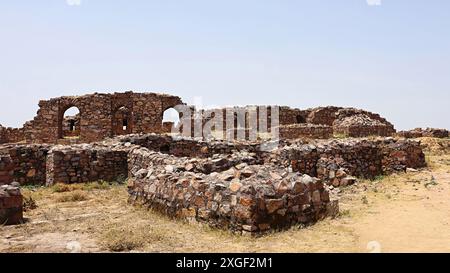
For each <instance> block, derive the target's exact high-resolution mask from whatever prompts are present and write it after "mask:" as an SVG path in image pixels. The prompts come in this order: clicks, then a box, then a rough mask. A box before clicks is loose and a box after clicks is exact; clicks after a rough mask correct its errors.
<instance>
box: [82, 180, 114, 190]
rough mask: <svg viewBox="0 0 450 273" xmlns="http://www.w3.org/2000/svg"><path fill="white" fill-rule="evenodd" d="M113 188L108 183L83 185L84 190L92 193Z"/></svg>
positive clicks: (100, 182)
mask: <svg viewBox="0 0 450 273" xmlns="http://www.w3.org/2000/svg"><path fill="white" fill-rule="evenodd" d="M110 187H111V185H110V184H109V183H108V182H106V181H98V182H93V183H87V184H84V185H83V190H86V191H92V190H107V189H109V188H110Z"/></svg>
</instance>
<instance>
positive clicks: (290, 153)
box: [280, 138, 426, 178]
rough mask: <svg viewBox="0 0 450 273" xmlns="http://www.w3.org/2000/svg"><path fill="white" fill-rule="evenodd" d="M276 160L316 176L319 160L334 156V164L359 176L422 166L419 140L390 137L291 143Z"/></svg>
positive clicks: (367, 176)
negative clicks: (300, 143) (278, 159)
mask: <svg viewBox="0 0 450 273" xmlns="http://www.w3.org/2000/svg"><path fill="white" fill-rule="evenodd" d="M280 160H281V162H280V164H282V165H284V166H290V167H291V168H292V170H293V171H298V172H300V173H305V174H309V175H311V176H318V169H320V168H321V165H320V164H318V163H319V161H320V160H325V161H329V160H335V161H336V162H337V163H336V164H335V165H337V166H338V167H339V168H341V167H342V168H345V169H346V170H347V174H348V175H352V176H357V177H361V178H374V177H376V176H378V175H382V174H386V173H390V172H393V171H404V170H406V168H421V167H424V166H426V162H425V155H424V153H423V151H422V148H421V147H420V142H417V141H408V140H395V139H393V138H387V139H379V140H366V139H364V140H343V141H337V140H333V141H328V142H321V143H316V144H304V145H292V146H289V147H285V148H282V149H281V151H280ZM335 170H337V169H335Z"/></svg>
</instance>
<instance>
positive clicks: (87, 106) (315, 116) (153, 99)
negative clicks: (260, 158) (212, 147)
mask: <svg viewBox="0 0 450 273" xmlns="http://www.w3.org/2000/svg"><path fill="white" fill-rule="evenodd" d="M179 105H184V104H183V102H182V100H181V98H179V97H176V96H171V95H165V94H156V93H133V92H131V91H130V92H125V93H114V94H100V93H95V94H91V95H84V96H71V97H60V98H54V99H50V100H46V101H40V102H39V110H38V113H37V116H36V117H35V118H34V119H33V120H32V121H29V122H27V123H25V125H24V126H23V128H18V129H13V128H4V127H1V126H0V144H1V143H17V142H26V143H48V144H57V143H59V144H77V143H91V142H96V141H101V140H103V139H106V138H110V137H114V136H118V135H128V134H136V133H169V132H173V131H177V130H178V131H179V133H180V135H182V136H189V137H202V138H204V139H211V138H214V136H213V135H214V134H213V132H219V134H222V135H223V138H224V139H237V138H239V139H243V140H257V139H258V138H260V135H259V133H262V134H264V133H266V132H267V133H273V132H279V131H280V132H281V137H282V138H284V139H296V138H329V137H332V135H333V134H339V135H345V136H349V137H365V136H369V135H377V136H391V135H392V134H393V133H395V129H394V126H393V125H392V124H391V123H389V122H388V121H386V119H384V118H382V117H380V116H379V115H378V114H374V113H371V112H368V111H364V110H359V109H354V108H342V107H334V106H329V107H319V108H312V109H307V110H301V109H297V108H290V107H287V106H281V107H280V106H275V105H272V106H262V105H260V106H245V107H227V108H220V109H210V110H196V109H195V108H194V107H188V108H190V109H192V112H191V113H190V114H188V115H183V114H184V113H181V112H180V118H181V122H180V124H175V123H173V122H163V114H164V112H165V111H166V110H168V109H170V108H176V106H179ZM71 108H77V109H78V110H79V114H77V115H75V116H65V113H66V111H67V110H68V109H71ZM218 118H220V122H219V124H216V123H214V124H213V121H215V120H216V119H218ZM185 121H190V126H189V127H186V128H183V127H184V126H183V125H182V124H184V123H185ZM212 124H213V125H212ZM209 126H210V128H209ZM327 126H328V127H327ZM174 128H176V129H177V130H175V129H174ZM205 128H207V129H208V130H205ZM330 131H332V132H333V134H330ZM196 132H200V134H197V133H196Z"/></svg>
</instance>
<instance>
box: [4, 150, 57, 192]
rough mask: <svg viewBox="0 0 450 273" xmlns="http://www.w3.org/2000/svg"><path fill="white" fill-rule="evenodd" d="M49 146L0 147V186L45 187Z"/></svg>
mask: <svg viewBox="0 0 450 273" xmlns="http://www.w3.org/2000/svg"><path fill="white" fill-rule="evenodd" d="M49 149H50V146H48V145H5V146H0V185H2V184H10V183H11V182H13V181H17V182H19V183H20V185H44V184H45V176H46V167H45V166H46V165H45V162H46V157H47V153H48V150H49Z"/></svg>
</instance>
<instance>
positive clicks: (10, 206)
mask: <svg viewBox="0 0 450 273" xmlns="http://www.w3.org/2000/svg"><path fill="white" fill-rule="evenodd" d="M22 199H23V198H22V194H21V192H20V189H19V187H17V185H3V186H0V226H2V225H16V224H21V223H23V222H24V219H23V200H22Z"/></svg>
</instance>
